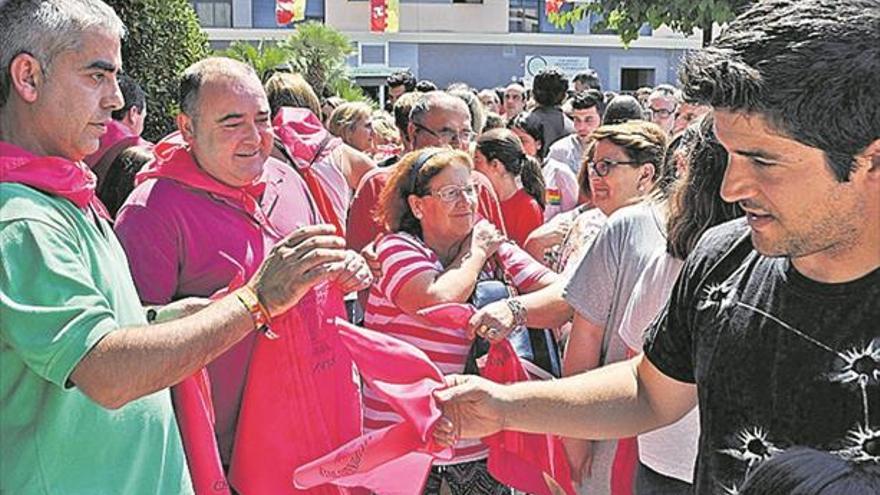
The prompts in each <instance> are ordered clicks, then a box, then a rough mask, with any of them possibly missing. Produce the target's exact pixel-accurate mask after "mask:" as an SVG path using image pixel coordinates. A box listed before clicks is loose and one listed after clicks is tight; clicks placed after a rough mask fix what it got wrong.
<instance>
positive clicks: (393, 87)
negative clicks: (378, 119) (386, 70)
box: [385, 70, 416, 112]
mask: <svg viewBox="0 0 880 495" xmlns="http://www.w3.org/2000/svg"><path fill="white" fill-rule="evenodd" d="M385 86H386V87H387V88H388V100H387V101H386V103H385V106H386V107H387V108H386V110H388V111H389V112H390V111H391V108H393V107H394V102H396V101H397V99H398V98H400V95H402V94H404V93H409V92H411V91H415V90H416V78H415V76H413V75H412V72H410V71H408V70H401V71H397V72H395V73H394V74H391V75H390V76H388V79H386V80H385Z"/></svg>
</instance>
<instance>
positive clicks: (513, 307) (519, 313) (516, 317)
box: [504, 297, 528, 327]
mask: <svg viewBox="0 0 880 495" xmlns="http://www.w3.org/2000/svg"><path fill="white" fill-rule="evenodd" d="M504 301H505V302H506V303H507V307H508V309H510V313H511V314H512V315H513V322H514V324H516V326H518V327H524V326H525V325H526V316H527V314H528V310H527V309H526V307H525V306H524V305H523V303H521V302H520V300H519V299H517V298H515V297H508V298H507V299H505V300H504Z"/></svg>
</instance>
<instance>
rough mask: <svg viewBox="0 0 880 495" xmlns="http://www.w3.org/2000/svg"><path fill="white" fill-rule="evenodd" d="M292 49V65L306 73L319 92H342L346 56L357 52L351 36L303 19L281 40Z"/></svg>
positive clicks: (325, 93)
mask: <svg viewBox="0 0 880 495" xmlns="http://www.w3.org/2000/svg"><path fill="white" fill-rule="evenodd" d="M280 44H281V46H282V47H284V48H286V49H287V50H290V52H291V54H292V58H291V60H290V65H291V67H292V68H293V70H295V71H297V72H299V73H300V74H302V75H303V77H304V78H305V79H306V81H308V82H309V84H311V85H312V88H313V89H314V90H315V92H316V93H318V96H327V95H329V94H334V93H335V94H340V93H341V91H339V90H340V89H341V87H340V86H346V87H347V86H350V84H349V85H345V84H344V82H345V81H347V80H348V77H347V72H346V68H345V58H346V57H348V56H349V55H351V54H352V53H354V47H353V46H352V44H351V40H350V39H348V37H347V36H346V35H344V34H342V32H340V31H338V30H336V29H334V28H332V27H330V26H325V25H324V24H321V23H318V22H304V23H302V24H300V25H299V26H297V27H296V31H294V33H293V34H292V35H291V36H290V37H289V38H287V39H286V40H284V41H282V42H281V43H280Z"/></svg>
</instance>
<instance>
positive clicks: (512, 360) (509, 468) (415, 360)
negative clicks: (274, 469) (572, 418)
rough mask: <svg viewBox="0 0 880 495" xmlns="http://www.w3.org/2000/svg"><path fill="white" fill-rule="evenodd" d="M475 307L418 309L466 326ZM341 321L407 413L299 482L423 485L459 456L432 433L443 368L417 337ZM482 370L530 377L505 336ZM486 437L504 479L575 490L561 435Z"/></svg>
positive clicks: (300, 475) (496, 376)
mask: <svg viewBox="0 0 880 495" xmlns="http://www.w3.org/2000/svg"><path fill="white" fill-rule="evenodd" d="M474 312H475V309H474V308H473V307H472V306H469V305H466V304H442V305H438V306H433V307H431V308H426V309H424V310H422V311H419V316H421V317H423V318H425V319H428V320H430V321H432V322H434V323H436V324H438V325H443V326H445V327H459V328H464V327H465V326H467V322H468V320H469V319H470V317H471V316H472V315H473V314H474ZM337 325H338V326H339V336H340V338H341V339H342V342H343V343H344V344H345V346H346V347H347V348H348V349H349V351H350V352H351V354H352V359H353V360H354V362H355V363H356V364H357V365H358V368H359V369H360V371H361V374H362V376H363V378H364V380H365V381H366V382H367V383H368V384H369V385H370V387H371V388H372V389H373V390H376V391H377V392H378V393H380V394H381V395H382V396H383V397H384V398H385V399H386V400H387V401H388V402H389V403H390V404H391V406H392V408H393V409H394V410H395V412H397V413H398V414H399V415H400V416H401V417H403V418H404V421H403V422H401V423H398V424H396V425H393V426H390V427H388V428H385V429H383V430H379V431H375V432H373V433H371V434H368V435H364V436H362V437H360V438H358V439H356V440H354V441H352V442H349V443H347V444H345V445H343V446H342V447H340V448H338V449H336V450H335V451H333V452H331V453H329V454H327V455H325V456H323V457H321V458H320V459H317V460H315V461H313V462H310V463H308V464H306V465H304V466H301V467H300V468H299V469H297V470H296V472H295V473H294V483H295V485H296V486H297V487H299V488H310V487H314V486H319V485H320V484H322V483H333V484H336V485H340V486H350V487H353V486H360V487H366V488H369V489H370V490H372V491H374V492H376V493H379V494H382V495H385V494H395V495H396V494H401V495H402V494H416V493H421V491H422V489H423V487H424V483H425V479H426V478H427V476H428V472H429V469H430V466H431V462H432V460H433V459H434V458H440V459H449V458H451V456H452V451H451V449H449V448H446V449H443V448H441V447H440V446H439V445H437V444H436V443H435V442H434V440H433V437H432V431H433V428H434V426H435V424H436V422H437V420H439V418H440V416H441V413H440V410H439V407H438V405H437V404H436V402H435V401H434V398H433V392H434V391H435V390H437V389H440V388H443V387H444V386H445V385H444V381H443V376H442V373H440V370H438V369H437V367H436V366H435V365H434V364H433V363H432V362H431V361H430V360H429V359H428V357H427V356H426V355H425V353H424V352H422V351H421V350H419V349H418V348H416V347H415V346H413V345H411V344H408V343H406V342H403V341H401V340H399V339H396V338H394V337H390V336H388V335H385V334H382V333H378V332H374V331H372V330H367V329H364V328H359V327H356V326H354V325H352V324H350V323H347V322H345V321H342V320H339V319H337ZM482 373H483V375H484V376H486V377H487V378H489V379H492V380H495V381H499V382H502V383H508V382H513V381H524V380H528V375H527V374H526V372H525V369H523V367H522V363H520V361H519V357H518V356H517V355H516V354H515V353H514V351H513V348H512V347H511V345H510V343H509V342H508V341H506V340H505V341H502V342H500V343H498V344H493V345H492V346H491V348H490V350H489V356H488V358H487V360H486V365H485V367H484V368H483V370H482ZM483 442H484V443H486V444H487V445H489V460H488V465H489V472H490V473H491V474H492V476H494V477H495V478H496V479H497V480H498V481H500V482H502V483H504V484H507V485H509V486H512V487H514V488H517V489H519V490H524V491H527V492H530V493H534V494H537V495H551V494H553V493H560V492H564V493H567V494H569V495H573V494H574V489H573V487H572V484H571V476H570V473H569V468H568V461H567V460H566V457H565V453H564V451H563V449H562V443H561V441H560V440H559V439H558V438H556V437H553V436H550V435H536V434H527V433H518V432H510V431H503V432H500V433H497V434H495V435H492V436H490V437H487V438H484V439H483ZM551 487H552V488H551ZM554 490H555V491H554Z"/></svg>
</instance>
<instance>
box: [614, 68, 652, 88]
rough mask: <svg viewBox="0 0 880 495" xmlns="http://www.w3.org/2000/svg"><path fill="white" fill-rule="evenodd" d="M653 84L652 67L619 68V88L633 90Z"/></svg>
mask: <svg viewBox="0 0 880 495" xmlns="http://www.w3.org/2000/svg"><path fill="white" fill-rule="evenodd" d="M645 86H654V69H620V90H621V91H635V90H637V89H639V88H642V87H645Z"/></svg>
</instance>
